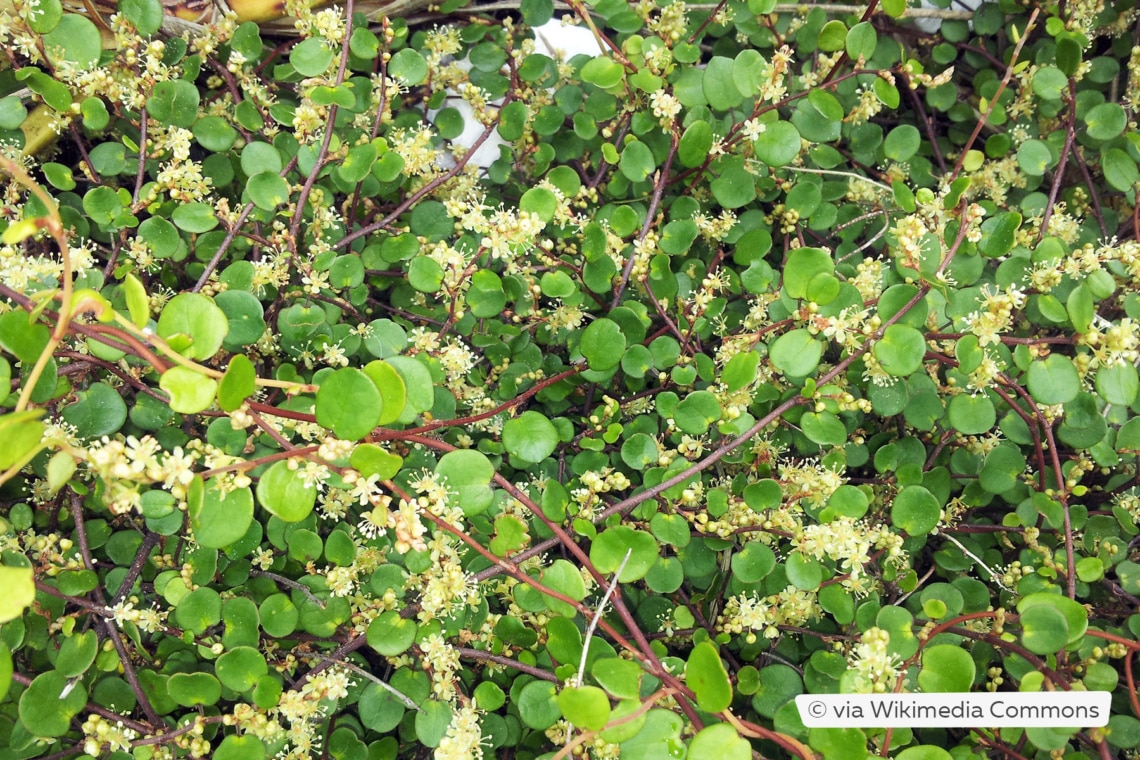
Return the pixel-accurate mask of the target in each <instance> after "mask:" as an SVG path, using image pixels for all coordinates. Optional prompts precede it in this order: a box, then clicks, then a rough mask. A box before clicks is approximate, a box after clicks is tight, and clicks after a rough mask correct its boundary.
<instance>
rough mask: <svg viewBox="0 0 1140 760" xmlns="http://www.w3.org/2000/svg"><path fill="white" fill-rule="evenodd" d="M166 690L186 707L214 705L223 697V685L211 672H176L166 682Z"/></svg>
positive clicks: (172, 697)
mask: <svg viewBox="0 0 1140 760" xmlns="http://www.w3.org/2000/svg"><path fill="white" fill-rule="evenodd" d="M166 691H167V694H169V695H170V698H171V699H173V700H174V701H175V702H177V703H178V704H180V705H183V706H184V707H197V706H198V705H212V704H216V703H217V701H218V700H219V699H221V698H222V685H221V684H220V683H218V679H217V678H215V677H214V676H212V675H210V674H209V673H176V674H174V675H172V676H171V677H170V680H168V681H167V682H166Z"/></svg>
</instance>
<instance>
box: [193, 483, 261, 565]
mask: <svg viewBox="0 0 1140 760" xmlns="http://www.w3.org/2000/svg"><path fill="white" fill-rule="evenodd" d="M186 503H187V512H188V513H189V515H190V526H191V527H192V528H193V529H194V539H195V540H196V541H197V542H198V544H199V545H200V546H204V547H206V548H209V549H224V548H225V547H227V546H229V545H230V544H233V543H234V542H235V541H238V540H240V539H241V538H242V537H244V536H245V534H246V531H248V530H249V526H250V524H251V523H252V522H253V492H252V491H251V490H250V489H249V488H238V489H234V490H228V489H226V488H225V484H224V483H223V482H222V481H221V480H219V479H218V478H216V477H215V478H210V480H209V481H207V482H205V483H203V481H202V479H201V478H200V477H195V478H194V480H193V481H191V483H190V487H189V488H188V489H187V492H186Z"/></svg>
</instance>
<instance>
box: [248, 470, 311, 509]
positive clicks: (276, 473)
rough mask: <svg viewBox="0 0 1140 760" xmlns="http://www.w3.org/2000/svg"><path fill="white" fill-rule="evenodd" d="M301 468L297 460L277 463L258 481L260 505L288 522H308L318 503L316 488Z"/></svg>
mask: <svg viewBox="0 0 1140 760" xmlns="http://www.w3.org/2000/svg"><path fill="white" fill-rule="evenodd" d="M291 465H292V466H291ZM301 467H303V465H301V466H299V463H298V462H295V461H294V462H290V461H278V462H274V463H273V464H272V465H270V466H269V469H268V470H266V471H265V472H263V473H262V474H261V478H260V479H259V480H258V482H257V501H258V503H259V504H261V506H263V507H265V509H267V510H268V511H269V512H271V513H272V514H274V515H275V516H277V517H279V518H281V519H282V520H284V521H285V522H298V521H300V520H304V519H305V518H306V517H308V516H309V513H310V512H312V511H313V506H314V505H316V503H317V488H316V485H315V484H312V483H310V482H309V481H308V480H306V478H305V474H304V472H303V470H302V469H301Z"/></svg>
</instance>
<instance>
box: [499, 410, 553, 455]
mask: <svg viewBox="0 0 1140 760" xmlns="http://www.w3.org/2000/svg"><path fill="white" fill-rule="evenodd" d="M503 445H504V446H505V447H506V449H507V451H508V452H510V454H511V456H514V457H518V458H519V459H521V460H523V461H524V462H535V463H537V462H541V461H542V460H544V459H546V458H547V457H548V456H550V455H551V454H553V453H554V449H555V447H557V446H558V431H557V430H555V428H554V425H552V424H551V422H550V420H548V419H547V418H546V417H545V416H543V415H542V414H541V413H539V412H534V411H527V412H523V413H522V414H520V415H519V416H518V417H515V418H513V419H510V420H507V422H506V423H505V424H504V425H503Z"/></svg>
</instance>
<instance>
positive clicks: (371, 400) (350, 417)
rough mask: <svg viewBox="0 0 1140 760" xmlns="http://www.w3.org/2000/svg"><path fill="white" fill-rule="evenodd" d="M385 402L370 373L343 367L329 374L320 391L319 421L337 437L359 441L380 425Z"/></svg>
mask: <svg viewBox="0 0 1140 760" xmlns="http://www.w3.org/2000/svg"><path fill="white" fill-rule="evenodd" d="M383 403H384V402H383V399H382V397H381V395H380V390H379V389H378V388H377V387H376V384H375V383H374V382H372V379H371V377H370V376H369V374H368V373H366V372H363V371H361V370H358V369H354V368H352V367H342V368H341V369H338V370H335V371H333V372H332V373H330V374H329V375H327V376H326V377H325V378H324V380H323V381H322V382H321V386H320V388H318V389H317V403H316V415H317V422H318V423H319V424H320V425H322V426H323V427H326V428H329V429H330V430H332V431H333V434H334V435H335V436H336V437H337V438H340V439H342V440H346V441H358V440H360V439H361V438H364V437H365V436H366V435H368V434H369V433H371V432H372V430H373V429H374V428H375V427H376V426H377V425H378V424H379V422H380V417H381V414H382V413H383Z"/></svg>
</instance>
